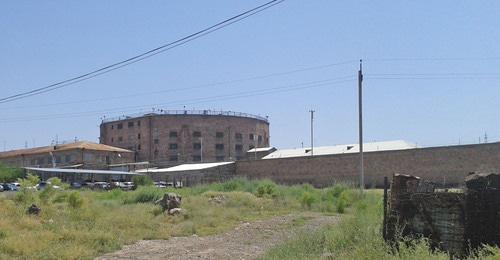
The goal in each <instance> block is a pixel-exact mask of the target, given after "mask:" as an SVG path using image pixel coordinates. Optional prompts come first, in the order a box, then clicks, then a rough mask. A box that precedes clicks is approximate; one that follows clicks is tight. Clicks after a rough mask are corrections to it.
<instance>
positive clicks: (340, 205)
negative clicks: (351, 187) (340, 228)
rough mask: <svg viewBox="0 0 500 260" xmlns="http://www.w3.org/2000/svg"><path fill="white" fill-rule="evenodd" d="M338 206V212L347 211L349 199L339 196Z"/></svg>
mask: <svg viewBox="0 0 500 260" xmlns="http://www.w3.org/2000/svg"><path fill="white" fill-rule="evenodd" d="M336 207H337V212H338V213H341V214H342V213H344V211H345V208H346V207H347V201H346V199H345V198H339V199H338V200H337V204H336Z"/></svg>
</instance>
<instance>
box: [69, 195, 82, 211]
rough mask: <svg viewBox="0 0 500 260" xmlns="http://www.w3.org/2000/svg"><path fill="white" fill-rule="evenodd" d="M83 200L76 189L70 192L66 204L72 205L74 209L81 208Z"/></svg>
mask: <svg viewBox="0 0 500 260" xmlns="http://www.w3.org/2000/svg"><path fill="white" fill-rule="evenodd" d="M83 202H84V201H83V198H82V196H81V195H80V193H79V192H77V191H74V192H71V193H70V194H69V196H68V204H69V206H70V207H72V208H74V209H79V208H81V207H82V205H83Z"/></svg>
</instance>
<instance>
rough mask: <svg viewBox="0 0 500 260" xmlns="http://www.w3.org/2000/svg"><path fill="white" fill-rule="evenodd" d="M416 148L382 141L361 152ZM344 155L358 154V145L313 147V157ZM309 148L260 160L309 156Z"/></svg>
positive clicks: (288, 151)
mask: <svg viewBox="0 0 500 260" xmlns="http://www.w3.org/2000/svg"><path fill="white" fill-rule="evenodd" d="M414 148H418V146H417V145H416V144H414V143H410V142H407V141H403V140H395V141H384V142H371V143H364V144H363V152H376V151H392V150H405V149H414ZM345 153H359V144H344V145H334V146H318V147H314V155H315V156H316V155H331V154H345ZM310 155H311V148H309V147H308V148H297V149H283V150H277V151H275V152H273V153H271V154H269V155H267V156H265V157H264V158H262V159H276V158H288V157H300V156H310Z"/></svg>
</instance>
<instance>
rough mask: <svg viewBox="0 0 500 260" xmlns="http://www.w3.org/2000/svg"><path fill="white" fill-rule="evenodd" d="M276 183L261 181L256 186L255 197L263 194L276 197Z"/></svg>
mask: <svg viewBox="0 0 500 260" xmlns="http://www.w3.org/2000/svg"><path fill="white" fill-rule="evenodd" d="M276 190H277V189H276V184H274V182H272V181H262V182H261V183H260V184H259V185H258V186H257V197H264V196H270V197H276V195H277V193H276Z"/></svg>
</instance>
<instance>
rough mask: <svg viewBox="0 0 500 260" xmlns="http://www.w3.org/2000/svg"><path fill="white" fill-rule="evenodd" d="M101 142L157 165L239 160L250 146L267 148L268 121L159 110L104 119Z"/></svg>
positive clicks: (215, 113)
mask: <svg viewBox="0 0 500 260" xmlns="http://www.w3.org/2000/svg"><path fill="white" fill-rule="evenodd" d="M100 128H101V130H100V131H101V134H100V142H101V143H102V144H107V145H112V146H117V147H122V148H125V149H128V150H132V151H134V152H135V160H136V161H149V162H150V163H151V164H152V165H156V166H173V165H179V164H182V163H190V162H220V161H231V160H239V159H242V158H244V157H245V156H246V151H248V150H250V149H253V148H254V147H268V146H269V122H268V120H267V118H263V117H260V116H255V115H250V114H244V113H237V112H228V111H210V110H202V111H192V110H173V111H163V110H160V111H158V112H155V113H149V114H141V115H137V116H125V117H120V118H115V119H105V120H103V122H102V123H101V127H100Z"/></svg>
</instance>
